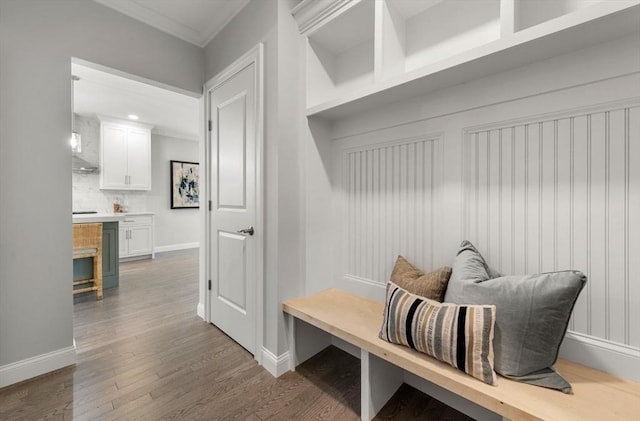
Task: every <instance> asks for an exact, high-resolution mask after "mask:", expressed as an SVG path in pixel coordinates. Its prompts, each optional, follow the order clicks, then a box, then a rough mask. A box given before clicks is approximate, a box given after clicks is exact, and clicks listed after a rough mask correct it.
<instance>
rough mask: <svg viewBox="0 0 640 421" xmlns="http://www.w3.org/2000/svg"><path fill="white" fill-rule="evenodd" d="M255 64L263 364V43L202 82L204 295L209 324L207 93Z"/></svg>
mask: <svg viewBox="0 0 640 421" xmlns="http://www.w3.org/2000/svg"><path fill="white" fill-rule="evenodd" d="M251 64H254V66H255V73H254V76H255V78H254V83H255V88H256V92H255V95H256V109H255V116H256V122H255V124H256V131H255V133H256V222H255V225H254V227H255V230H256V234H255V235H254V241H256V274H255V280H256V285H255V291H256V294H255V299H256V302H255V303H254V305H255V309H256V312H255V320H254V321H253V322H254V323H255V332H256V338H255V341H256V342H255V344H256V349H255V355H254V358H255V360H256V361H258V364H260V365H262V349H263V332H264V324H263V323H261V322H260V321H261V320H263V319H264V257H263V256H264V241H265V237H264V193H263V192H264V85H263V81H264V67H263V66H264V45H263V43H258V44H257V45H256V46H254V47H253V48H252V49H251V50H249V51H247V52H246V53H245V54H243V55H242V56H241V57H240V58H238V59H237V60H236V61H234V62H233V63H232V64H230V65H229V66H227V67H226V68H225V69H224V70H222V71H221V72H220V73H218V74H217V75H215V76H213V77H212V78H211V79H209V80H208V81H207V82H206V83H205V85H204V97H205V98H204V102H205V118H204V125H205V129H204V130H205V145H204V151H205V166H204V167H205V177H206V188H205V191H204V194H205V201H204V204H205V206H206V210H205V213H206V217H205V224H204V225H205V226H204V229H205V244H204V249H205V262H206V263H205V275H206V276H205V280H204V281H205V286H204V290H205V294H204V314H205V321H207V322H208V323H211V307H210V306H211V290H209V287H208V285H207V284H208V282H209V280H211V279H212V268H213V264H212V261H211V247H210V245H211V240H212V238H211V212H210V210H209V209H210V208H209V206H210V204H211V201H212V198H213V189H214V188H215V186H213V185H212V184H213V183H210V182H209V181H210V180H211V176H212V174H211V167H212V165H211V164H212V163H211V131H209V128H208V124H209V119H210V115H211V100H210V92H211V91H212V90H214V89H216V88H217V87H218V86H220V85H222V84H224V83H226V82H227V81H228V80H229V79H231V78H232V77H233V76H235V75H236V74H238V73H239V72H240V71H242V70H244V69H245V68H246V67H248V66H250V65H251Z"/></svg>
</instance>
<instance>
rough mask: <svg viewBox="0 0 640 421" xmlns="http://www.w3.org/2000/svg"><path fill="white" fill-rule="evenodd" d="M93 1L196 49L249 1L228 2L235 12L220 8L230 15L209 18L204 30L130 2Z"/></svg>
mask: <svg viewBox="0 0 640 421" xmlns="http://www.w3.org/2000/svg"><path fill="white" fill-rule="evenodd" d="M94 1H95V2H96V3H99V4H101V5H103V6H105V7H108V8H110V9H113V10H115V11H117V12H120V13H122V14H124V15H127V16H129V17H130V18H133V19H136V20H138V21H140V22H143V23H146V24H147V25H149V26H153V27H154V28H156V29H159V30H160V31H163V32H165V33H167V34H169V35H173V36H174V37H176V38H180V39H181V40H183V41H187V42H188V43H191V44H193V45H196V46H198V47H205V46H206V45H207V44H208V43H209V41H211V40H212V39H213V38H214V37H215V36H216V35H217V34H218V33H219V32H220V31H221V30H222V29H223V28H224V27H225V26H226V25H227V24H228V23H229V22H231V20H232V19H233V18H234V17H236V15H237V14H238V13H240V11H241V10H242V9H244V7H245V6H246V5H247V4H248V3H249V0H234V1H232V2H228V3H227V5H233V8H235V10H233V8H232V7H229V6H223V7H221V13H222V14H226V13H225V12H227V13H228V12H229V9H231V12H232V13H230V14H228V16H226V17H224V18H223V19H222V20H220V18H219V17H217V16H214V17H211V18H210V19H209V21H210V23H209V25H207V27H206V28H205V29H203V30H201V29H200V28H193V27H191V26H189V25H186V24H183V23H181V22H178V21H176V20H175V19H173V17H172V16H165V15H164V14H163V13H161V12H158V11H156V10H154V9H152V8H148V7H145V6H144V5H141V4H138V3H137V2H135V1H132V0H94ZM219 14H220V13H219Z"/></svg>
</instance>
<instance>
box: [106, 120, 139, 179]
mask: <svg viewBox="0 0 640 421" xmlns="http://www.w3.org/2000/svg"><path fill="white" fill-rule="evenodd" d="M100 152H101V153H100V168H101V172H100V188H101V189H112V190H151V127H150V126H146V125H142V124H130V123H124V122H118V121H111V120H104V119H102V120H101V122H100Z"/></svg>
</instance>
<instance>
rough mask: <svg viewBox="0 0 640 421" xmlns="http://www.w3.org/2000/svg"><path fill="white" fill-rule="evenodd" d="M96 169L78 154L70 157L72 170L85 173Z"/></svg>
mask: <svg viewBox="0 0 640 421" xmlns="http://www.w3.org/2000/svg"><path fill="white" fill-rule="evenodd" d="M97 169H98V167H97V166H95V165H93V164H91V163H89V162H87V161H85V160H84V159H82V158H80V157H79V156H75V155H73V156H72V157H71V171H73V172H76V173H83V174H86V173H92V172H94V171H95V170H97Z"/></svg>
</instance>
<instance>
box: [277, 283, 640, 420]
mask: <svg viewBox="0 0 640 421" xmlns="http://www.w3.org/2000/svg"><path fill="white" fill-rule="evenodd" d="M283 310H284V312H285V313H287V314H288V315H289V335H290V336H289V342H290V347H291V348H290V358H292V368H295V366H296V365H297V364H299V363H301V362H302V360H304V359H306V358H308V357H310V356H311V355H304V354H305V352H306V354H310V353H311V352H310V351H308V350H307V351H304V350H301V349H299V348H304V347H309V346H310V345H309V344H308V342H309V341H310V340H311V341H312V340H313V335H311V336H307V337H306V338H301V337H300V336H299V332H296V330H298V331H299V330H300V326H296V323H295V319H299V320H302V321H304V322H306V323H307V324H309V325H312V326H315V328H318V329H321V330H322V331H325V332H328V333H329V334H331V335H333V336H335V337H337V338H340V339H342V340H344V341H346V342H348V343H350V344H352V345H355V346H357V347H359V348H360V349H361V352H362V370H363V375H362V418H363V419H371V418H372V417H373V416H375V413H376V412H377V411H379V410H380V409H381V408H382V406H383V405H384V403H386V400H388V398H389V397H391V395H392V394H393V392H394V391H395V389H397V386H399V384H401V383H402V380H401V379H400V380H398V379H387V378H385V373H384V371H385V368H384V367H383V366H381V365H380V363H378V362H376V361H378V360H384V361H386V362H388V363H391V364H393V365H394V366H397V367H399V368H401V369H403V370H406V371H407V372H410V373H413V374H415V375H417V376H419V377H421V378H423V379H425V380H427V381H429V382H431V383H433V384H435V385H437V386H439V387H441V388H443V389H445V390H448V391H450V392H453V393H454V394H456V395H458V396H461V397H463V398H465V399H467V400H469V401H471V402H474V403H476V404H478V405H480V406H482V407H484V408H486V409H488V410H490V411H492V412H495V413H497V414H499V415H501V416H502V417H503V418H506V419H511V420H538V419H539V420H571V421H575V420H598V421H604V420H636V421H637V420H640V384H639V383H635V382H632V381H628V380H624V379H621V378H618V377H615V376H613V375H610V374H607V373H604V372H601V371H598V370H594V369H591V368H588V367H585V366H582V365H579V364H576V363H573V362H570V361H566V360H559V361H558V362H557V363H556V368H557V370H558V371H559V372H560V373H562V375H563V376H565V377H566V378H567V380H569V382H571V384H572V386H573V390H574V394H573V395H566V394H563V393H561V392H558V391H555V390H549V389H544V388H541V387H536V386H531V385H527V384H524V383H519V382H515V381H512V380H509V379H506V378H504V377H501V376H498V383H497V386H490V385H487V384H484V383H482V382H481V381H479V380H477V379H475V378H473V377H471V376H469V375H466V374H464V373H462V372H460V371H458V370H457V369H455V368H453V367H450V366H449V365H447V364H444V363H441V362H439V361H437V360H435V359H434V358H431V357H429V356H426V355H423V354H421V353H418V352H416V351H414V350H412V349H409V348H407V347H403V346H400V345H394V344H390V343H388V342H385V341H383V340H381V339H379V338H378V332H379V329H380V325H381V323H382V317H383V311H384V304H383V303H380V302H376V301H372V300H369V299H367V298H364V297H361V296H358V295H354V294H351V293H348V292H344V291H340V290H337V289H329V290H326V291H323V292H320V293H318V294H315V295H312V296H309V297H301V298H295V299H291V300H289V301H286V302H285V303H284V304H283ZM371 355H373V356H374V357H371ZM374 366H376V367H381V368H376V367H374ZM365 371H366V373H365ZM376 383H385V384H376ZM398 383H399V384H398ZM389 385H392V386H393V387H392V389H393V390H384V389H385V388H387V389H388V386H389ZM380 396H381V397H382V398H380ZM370 399H373V400H378V402H371V401H369V400H370ZM381 399H382V400H383V401H384V402H382V401H380V400H381Z"/></svg>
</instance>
